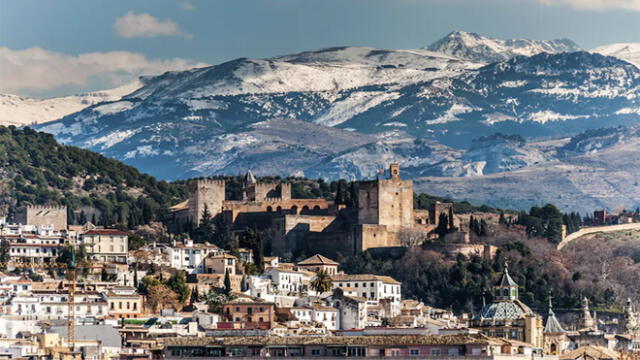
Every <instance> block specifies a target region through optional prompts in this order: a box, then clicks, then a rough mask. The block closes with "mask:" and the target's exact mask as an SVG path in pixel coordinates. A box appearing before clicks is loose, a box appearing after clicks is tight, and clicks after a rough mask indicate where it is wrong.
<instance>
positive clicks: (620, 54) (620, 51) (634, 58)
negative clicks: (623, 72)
mask: <svg viewBox="0 0 640 360" xmlns="http://www.w3.org/2000/svg"><path fill="white" fill-rule="evenodd" d="M591 52H594V53H598V54H602V55H606V56H613V57H616V58H618V59H621V60H624V61H628V62H630V63H632V64H634V65H635V66H637V67H640V43H616V44H610V45H604V46H600V47H597V48H595V49H591Z"/></svg>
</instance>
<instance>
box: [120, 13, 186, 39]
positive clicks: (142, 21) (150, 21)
mask: <svg viewBox="0 0 640 360" xmlns="http://www.w3.org/2000/svg"><path fill="white" fill-rule="evenodd" d="M113 31H114V32H115V33H116V35H118V36H120V37H123V38H127V39H130V38H134V37H143V38H150V37H155V36H182V37H186V38H190V37H191V34H188V33H185V32H183V31H182V30H180V27H179V26H178V24H176V23H175V22H173V21H172V20H170V19H167V20H165V21H160V20H159V19H158V18H156V17H154V16H152V15H149V14H147V13H143V14H136V13H134V12H133V11H129V12H127V13H126V14H124V15H122V16H120V17H119V18H116V22H115V23H113Z"/></svg>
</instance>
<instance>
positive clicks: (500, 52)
mask: <svg viewBox="0 0 640 360" xmlns="http://www.w3.org/2000/svg"><path fill="white" fill-rule="evenodd" d="M427 48H428V49H429V50H431V51H435V52H440V53H444V54H449V55H452V56H455V57H458V58H461V59H467V60H471V61H478V62H484V63H492V62H497V61H504V60H507V59H509V58H511V57H514V56H518V55H521V56H533V55H536V54H539V53H542V52H546V53H561V52H573V51H580V50H581V49H580V47H579V46H578V45H577V44H576V43H574V42H573V41H571V40H569V39H559V40H528V39H508V40H500V39H494V38H490V37H486V36H480V35H478V34H475V33H470V32H466V31H459V30H458V31H453V32H451V33H450V34H448V35H447V36H445V37H444V38H442V39H440V40H438V41H436V42H435V43H433V44H431V45H429V46H428V47H427Z"/></svg>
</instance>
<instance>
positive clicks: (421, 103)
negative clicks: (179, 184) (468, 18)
mask: <svg viewBox="0 0 640 360" xmlns="http://www.w3.org/2000/svg"><path fill="white" fill-rule="evenodd" d="M639 55H640V45H638V44H613V45H611V46H606V47H600V48H597V49H594V50H593V51H591V52H587V51H582V50H581V49H580V47H579V46H578V45H576V44H575V43H573V42H572V41H570V40H567V39H561V40H550V41H535V40H526V39H511V40H499V39H492V38H488V37H483V36H480V35H477V34H473V33H467V32H462V31H455V32H452V33H451V34H449V35H447V36H446V37H444V38H443V39H441V40H439V41H437V42H435V43H434V44H432V45H430V46H428V47H426V48H425V49H416V50H385V49H374V48H364V47H335V48H328V49H322V50H317V51H308V52H303V53H299V54H293V55H286V56H278V57H273V58H268V59H246V58H242V59H235V60H232V61H229V62H226V63H222V64H219V65H215V66H210V67H204V68H197V69H192V70H187V71H176V72H168V73H165V74H162V75H159V76H154V77H145V78H142V79H140V82H141V83H140V84H139V86H137V88H136V89H135V90H134V89H132V91H131V92H129V93H128V94H126V95H124V96H122V97H120V98H117V99H105V100H104V101H101V102H98V103H95V104H89V106H87V107H85V108H83V109H81V110H78V111H77V112H75V113H71V114H68V115H65V116H64V117H62V118H61V119H59V120H56V121H52V122H46V123H44V124H41V125H38V126H36V128H37V129H39V130H42V131H45V132H49V133H52V134H54V135H55V136H56V138H57V139H58V140H59V141H62V142H64V143H65V144H71V145H76V146H80V147H83V148H87V149H91V150H94V151H98V152H100V153H102V154H104V155H107V156H109V157H114V158H116V159H120V160H123V161H124V162H126V163H128V164H130V165H133V166H136V167H137V168H139V169H141V170H142V171H145V172H148V173H150V174H152V175H155V176H158V177H160V178H164V179H170V180H172V179H181V178H188V177H193V176H205V175H212V174H225V173H226V174H235V173H238V172H243V171H246V170H247V169H248V168H251V169H253V170H254V171H255V172H256V173H258V174H265V175H266V174H279V175H301V176H302V175H304V176H307V177H327V178H337V177H344V178H351V179H353V178H366V177H371V176H375V174H377V173H378V170H379V168H381V167H385V166H386V165H387V164H388V163H389V162H391V161H399V162H400V163H401V164H402V166H403V171H404V174H405V176H407V177H411V178H414V179H416V184H417V186H418V187H419V188H420V189H421V190H424V191H426V192H429V193H433V194H434V195H444V196H447V195H448V196H452V197H456V198H460V199H470V200H474V201H479V202H484V203H488V204H490V205H496V206H506V205H508V206H512V207H518V208H523V207H527V206H530V205H532V204H537V203H540V202H541V201H552V202H554V203H557V204H558V205H559V206H561V207H563V208H565V209H572V210H573V209H579V210H584V211H586V210H587V209H592V208H593V207H609V208H612V207H615V206H617V205H620V204H622V205H625V206H634V205H636V204H637V203H639V202H640V199H636V197H635V193H633V187H631V188H627V187H626V185H625V186H622V185H621V182H624V183H625V184H626V183H627V182H628V180H626V178H624V177H621V178H620V179H616V178H615V177H613V176H612V177H611V179H610V180H608V181H609V182H611V184H609V185H610V186H609V187H602V188H601V190H600V191H589V192H588V193H587V191H586V189H587V188H583V187H582V186H581V185H580V183H579V181H577V180H575V179H574V177H572V176H569V175H568V174H570V173H573V172H574V171H575V172H576V173H582V174H584V171H586V170H588V169H589V167H588V166H587V165H589V166H591V165H593V166H595V164H596V163H598V164H601V166H603V168H602V169H603V174H606V173H607V168H608V166H614V164H615V163H616V162H615V161H607V160H606V158H608V157H620V156H626V155H625V154H628V151H630V150H629V149H632V148H633V147H634V146H635V145H636V142H635V140H634V139H635V133H634V132H633V131H629V132H628V133H627V130H623V129H626V128H625V127H629V126H631V127H633V126H635V124H637V123H638V119H640V97H639V96H638V95H640V69H639V68H638V66H637V62H638V59H639V58H640V56H639ZM15 108H16V109H18V108H20V106H18V105H16V106H15ZM13 113H14V114H18V111H17V110H16V111H14V112H13ZM5 114H11V111H6V112H5ZM16 117H17V118H19V116H16ZM16 122H17V123H22V124H29V123H33V122H35V121H24V120H23V119H19V120H18V121H16ZM619 127H622V128H619ZM604 128H607V129H609V130H600V129H604ZM607 131H610V132H612V133H616V132H617V133H622V134H624V135H625V136H623V139H621V138H620V137H616V136H614V135H610V136H609V137H606V139H605V138H603V135H602V134H601V132H605V133H606V132H607ZM603 159H605V160H603ZM626 160H627V161H631V162H633V161H634V160H633V157H631V159H626ZM559 169H564V170H559ZM565 170H566V171H565ZM547 173H549V174H551V173H553V174H554V175H553V177H554V178H556V177H557V179H558V181H560V180H562V181H565V182H568V183H571V184H572V186H563V187H557V188H554V189H552V191H550V190H548V189H546V187H545V186H544V185H545V184H540V183H539V181H535V176H537V177H538V178H540V177H541V176H542V175H541V174H547ZM530 176H534V177H533V178H530ZM549 176H551V175H549ZM623 178H624V179H623ZM529 179H531V180H529ZM603 181H604V180H603ZM614 183H615V184H614ZM505 184H509V186H507V185H505ZM518 184H523V186H519V185H518ZM547 184H548V186H552V185H551V184H555V182H553V181H549V182H548V183H547ZM594 184H595V182H594ZM616 184H618V185H620V186H618V185H616ZM511 185H513V186H515V187H518V188H519V189H520V190H519V191H520V192H521V193H522V196H519V195H518V196H511V195H512V194H510V193H508V194H509V195H510V198H509V199H507V198H506V197H505V196H501V197H500V196H496V194H505V192H504V191H503V190H504V189H507V188H510V186H511ZM487 188H489V190H486V189H487ZM588 188H591V187H588ZM627 190H629V191H632V192H629V193H627V192H626V191H627ZM565 192H566V194H565ZM585 196H586V198H585V200H584V201H578V200H577V199H582V197H585ZM571 199H576V200H575V201H573V200H571ZM590 199H591V200H590Z"/></svg>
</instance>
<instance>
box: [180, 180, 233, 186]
mask: <svg viewBox="0 0 640 360" xmlns="http://www.w3.org/2000/svg"><path fill="white" fill-rule="evenodd" d="M226 183H227V182H226V181H225V180H223V179H196V180H191V181H189V183H188V184H187V186H199V185H211V186H225V185H226Z"/></svg>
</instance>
